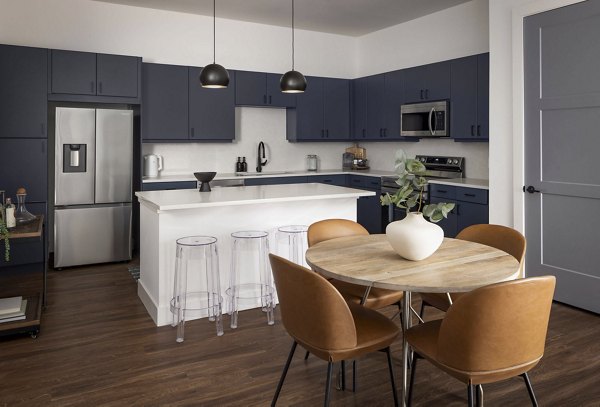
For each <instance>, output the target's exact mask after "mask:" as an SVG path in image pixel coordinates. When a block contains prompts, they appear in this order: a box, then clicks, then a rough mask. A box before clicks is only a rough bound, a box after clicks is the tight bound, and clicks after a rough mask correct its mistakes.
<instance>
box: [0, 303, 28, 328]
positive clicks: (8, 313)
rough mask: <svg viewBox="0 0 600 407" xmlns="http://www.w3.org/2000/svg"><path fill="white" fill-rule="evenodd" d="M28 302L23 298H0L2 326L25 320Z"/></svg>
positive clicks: (0, 321)
mask: <svg viewBox="0 0 600 407" xmlns="http://www.w3.org/2000/svg"><path fill="white" fill-rule="evenodd" d="M26 309H27V300H24V299H23V297H10V298H0V324H1V323H4V322H11V321H18V320H21V319H25V310H26Z"/></svg>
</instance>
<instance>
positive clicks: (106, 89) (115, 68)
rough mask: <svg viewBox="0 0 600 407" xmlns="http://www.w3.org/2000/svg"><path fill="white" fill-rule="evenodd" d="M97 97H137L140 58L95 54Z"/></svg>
mask: <svg viewBox="0 0 600 407" xmlns="http://www.w3.org/2000/svg"><path fill="white" fill-rule="evenodd" d="M96 61H97V72H96V79H97V81H98V91H97V93H98V95H102V96H122V97H132V98H135V97H138V64H139V63H140V58H137V57H129V56H123V55H108V54H97V55H96Z"/></svg>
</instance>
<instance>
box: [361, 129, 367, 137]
mask: <svg viewBox="0 0 600 407" xmlns="http://www.w3.org/2000/svg"><path fill="white" fill-rule="evenodd" d="M362 133H363V138H365V137H367V130H366V129H362Z"/></svg>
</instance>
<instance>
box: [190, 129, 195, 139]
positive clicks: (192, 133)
mask: <svg viewBox="0 0 600 407" xmlns="http://www.w3.org/2000/svg"><path fill="white" fill-rule="evenodd" d="M190 132H191V136H192V138H194V128H193V127H192V128H191V129H190Z"/></svg>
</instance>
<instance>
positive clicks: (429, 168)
mask: <svg viewBox="0 0 600 407" xmlns="http://www.w3.org/2000/svg"><path fill="white" fill-rule="evenodd" d="M415 159H416V160H419V161H420V162H422V163H423V165H425V168H426V173H425V178H429V179H435V178H437V179H440V178H441V179H450V178H463V177H464V173H465V158H464V157H450V156H429V155H417V156H416V157H415ZM396 179H397V177H395V176H387V177H382V178H381V184H382V185H385V186H388V187H396V188H397V187H398V185H397V184H396Z"/></svg>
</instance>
